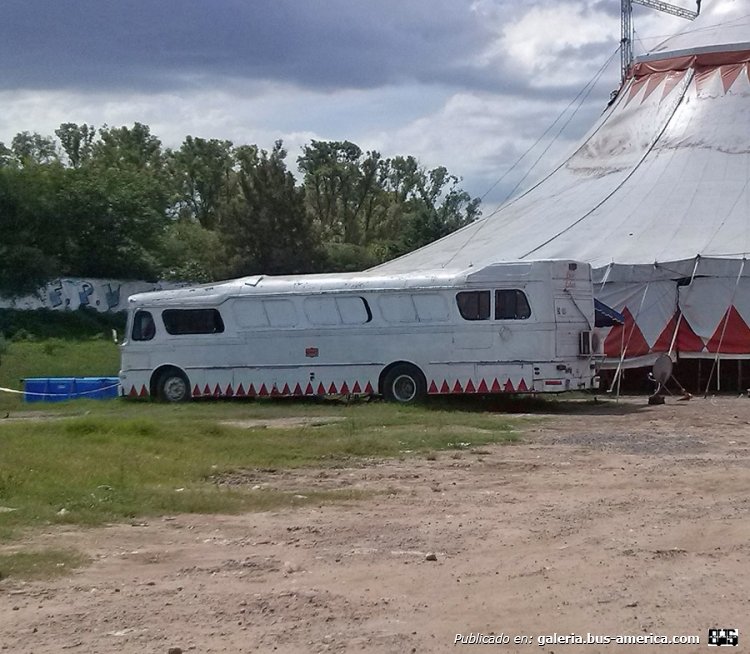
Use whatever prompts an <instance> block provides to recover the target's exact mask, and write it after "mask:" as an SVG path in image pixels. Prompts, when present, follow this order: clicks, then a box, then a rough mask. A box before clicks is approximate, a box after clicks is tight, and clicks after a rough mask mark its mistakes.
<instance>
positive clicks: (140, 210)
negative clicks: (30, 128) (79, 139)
mask: <svg viewBox="0 0 750 654" xmlns="http://www.w3.org/2000/svg"><path fill="white" fill-rule="evenodd" d="M65 173H66V179H65V185H64V188H63V189H61V192H60V194H59V197H58V215H59V217H60V229H59V233H60V238H61V240H62V247H61V249H60V253H59V255H58V258H59V260H60V263H61V268H62V271H63V274H65V275H76V276H91V277H119V278H123V279H155V278H156V277H158V273H159V270H160V265H159V261H158V256H159V251H160V246H161V242H162V238H163V234H164V230H165V228H166V226H167V224H168V218H167V215H166V209H167V199H166V195H165V192H164V188H163V185H162V183H161V182H160V181H159V180H158V179H156V178H154V177H153V176H152V175H150V174H149V173H148V172H147V171H143V170H137V169H135V170H128V169H122V170H118V169H116V168H109V169H104V170H102V169H98V168H95V167H91V166H84V167H82V168H78V169H72V168H71V169H67V170H66V171H65Z"/></svg>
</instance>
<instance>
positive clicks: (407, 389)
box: [383, 364, 427, 404]
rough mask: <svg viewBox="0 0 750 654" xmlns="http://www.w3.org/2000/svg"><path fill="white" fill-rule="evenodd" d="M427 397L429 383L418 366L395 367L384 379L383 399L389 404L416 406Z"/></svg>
mask: <svg viewBox="0 0 750 654" xmlns="http://www.w3.org/2000/svg"><path fill="white" fill-rule="evenodd" d="M426 395H427V382H426V381H425V378H424V375H423V374H422V371H421V370H420V369H419V368H417V367H416V366H411V365H408V364H402V365H398V366H394V367H393V368H391V369H390V370H389V371H388V372H387V373H386V375H385V377H384V378H383V397H385V399H386V400H388V401H389V402H398V403H399V404H414V403H415V402H421V401H422V400H423V399H424V398H425V396H426Z"/></svg>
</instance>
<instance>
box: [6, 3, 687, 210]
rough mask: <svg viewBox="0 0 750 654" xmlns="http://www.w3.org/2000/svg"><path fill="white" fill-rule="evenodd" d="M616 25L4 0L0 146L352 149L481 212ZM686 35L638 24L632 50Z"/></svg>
mask: <svg viewBox="0 0 750 654" xmlns="http://www.w3.org/2000/svg"><path fill="white" fill-rule="evenodd" d="M673 2H676V3H680V4H681V5H682V6H685V7H689V8H693V5H694V2H691V1H690V0H673ZM619 12H620V2H619V0H576V1H568V2H566V1H557V0H523V1H520V0H377V1H375V2H373V0H117V2H101V0H55V1H52V0H4V1H3V11H2V14H3V19H2V21H0V141H4V142H5V143H6V144H7V143H9V142H10V141H11V140H12V138H13V135H14V134H16V133H17V132H20V131H24V130H28V131H37V132H40V133H42V134H50V135H51V134H53V132H54V129H55V127H57V126H58V125H59V124H60V123H62V122H76V123H83V122H85V123H88V124H93V125H95V126H97V127H99V126H101V125H103V124H108V125H113V126H119V125H129V124H132V123H133V122H135V121H139V122H143V123H147V124H149V125H150V126H151V129H152V132H153V133H154V134H156V135H157V136H159V137H160V138H161V139H162V141H163V143H164V144H165V145H167V146H172V147H174V146H178V145H179V144H180V142H181V141H182V139H183V138H184V136H185V135H187V134H191V135H193V136H201V137H204V138H222V139H230V140H232V141H233V142H234V143H236V144H241V143H257V144H259V145H261V146H262V147H270V146H272V144H273V142H274V141H275V140H276V139H283V140H284V142H285V144H286V146H287V149H288V150H289V154H290V164H291V165H292V167H294V159H296V157H297V155H298V154H299V149H300V146H301V145H302V144H304V143H306V142H308V141H310V139H324V140H328V139H330V140H343V139H348V140H351V141H354V142H355V143H357V144H359V145H360V146H361V147H362V148H364V149H376V150H378V151H379V152H380V153H381V154H382V155H383V156H392V155H396V154H413V155H415V156H417V157H418V158H419V159H420V161H421V162H422V163H423V164H424V165H425V166H429V167H432V166H436V165H445V166H447V167H448V169H449V170H450V171H451V172H452V173H454V174H456V175H459V176H460V177H462V178H463V186H464V187H465V188H466V189H467V190H469V191H470V192H471V193H472V194H473V195H479V196H481V195H484V194H485V193H488V191H489V193H488V194H487V199H486V205H487V206H488V207H491V206H493V205H494V204H495V203H497V202H499V201H501V200H502V199H503V198H504V197H505V195H506V194H507V193H508V192H509V191H510V190H511V189H512V188H513V187H514V186H515V184H516V183H517V182H518V181H519V179H521V177H522V176H523V175H524V174H525V172H526V170H527V169H528V167H529V166H531V164H532V163H533V162H534V161H535V160H536V159H537V158H538V157H540V156H541V155H542V153H543V152H544V150H545V149H546V148H547V147H549V145H550V138H547V139H545V140H543V141H542V142H541V143H540V144H539V145H538V146H537V147H536V148H535V149H534V150H533V151H532V152H531V153H529V154H528V155H527V156H526V158H525V159H524V160H522V161H521V163H520V164H519V166H518V167H517V168H516V169H514V171H513V173H512V174H510V175H508V176H507V177H506V178H505V179H504V180H503V181H502V182H500V183H499V184H497V185H496V186H495V187H494V188H493V189H492V190H491V191H490V189H491V188H492V187H493V184H494V183H495V182H497V180H498V179H499V178H500V177H501V176H502V175H503V174H504V173H505V172H506V171H507V170H508V168H509V167H510V166H511V165H512V164H513V163H514V162H515V161H516V160H517V159H518V158H519V157H520V156H521V155H522V154H523V153H524V152H526V150H527V149H528V148H529V147H530V146H531V145H532V144H534V143H535V142H536V141H537V139H538V138H539V137H540V136H542V134H543V133H544V132H545V130H548V128H550V126H551V124H552V123H553V121H554V120H555V119H556V118H557V117H558V116H560V115H561V112H563V111H564V110H565V108H566V107H567V106H568V105H570V103H571V102H572V101H573V100H574V99H575V98H576V96H578V95H579V93H580V92H581V90H582V89H583V88H585V86H586V84H588V83H589V82H590V81H591V80H592V79H593V78H594V77H595V76H596V75H597V72H598V71H599V70H600V68H601V67H602V66H603V65H604V64H605V63H606V62H607V60H608V59H609V58H610V56H611V55H613V53H614V52H615V49H616V48H617V45H618V41H619ZM683 24H684V23H683V21H682V20H680V19H677V18H673V17H670V16H665V15H663V14H657V13H654V12H652V11H649V10H645V9H636V10H635V26H636V31H637V35H638V37H639V38H637V39H636V51H643V50H644V49H647V48H650V47H653V45H655V44H656V43H657V42H658V41H659V40H661V39H662V38H663V37H664V36H666V35H668V34H670V33H672V32H674V31H676V30H677V29H679V28H680V27H682V26H683ZM618 77H619V59H618V57H617V56H615V57H614V58H613V59H612V62H611V64H610V65H609V66H608V67H607V68H606V70H605V71H604V73H603V74H602V75H601V77H600V79H599V82H598V83H597V84H596V85H595V87H594V88H593V89H592V90H591V92H590V93H589V94H588V95H586V96H585V97H586V100H585V102H583V104H582V105H581V106H580V109H578V111H577V112H576V113H575V115H572V116H571V114H573V110H574V109H576V108H577V107H578V103H574V104H573V105H571V107H570V109H569V110H568V111H567V113H565V114H564V115H563V117H562V119H561V120H560V121H558V123H556V124H555V125H554V127H552V128H551V129H550V131H549V134H550V135H554V134H557V132H558V131H559V130H560V129H561V128H562V127H563V126H564V125H566V124H567V126H566V127H565V129H564V130H563V131H562V134H561V136H560V138H559V139H557V140H556V141H555V143H554V144H553V145H552V146H551V147H549V150H548V151H547V154H546V155H545V156H544V158H543V160H542V161H543V162H547V165H551V163H554V160H555V159H556V158H559V157H560V156H561V155H562V154H564V153H565V151H566V150H569V149H570V147H571V146H572V144H573V143H574V142H575V140H576V139H577V138H578V137H579V136H580V135H581V134H582V133H583V132H584V131H585V130H586V128H587V127H588V126H589V125H590V124H591V123H592V122H593V121H594V120H595V118H596V117H597V115H598V114H599V113H600V112H601V110H602V109H603V108H604V106H605V105H606V101H607V99H608V96H609V93H610V91H612V90H613V89H614V88H615V87H616V86H617V82H618ZM581 97H583V96H581ZM543 169H544V163H542V164H541V165H540V166H539V167H537V168H535V169H534V170H533V171H532V173H531V174H530V175H529V177H527V178H526V181H525V182H524V183H528V181H529V180H531V179H533V178H534V177H535V176H537V175H538V174H539V173H540V171H542V170H543Z"/></svg>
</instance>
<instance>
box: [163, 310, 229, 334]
mask: <svg viewBox="0 0 750 654" xmlns="http://www.w3.org/2000/svg"><path fill="white" fill-rule="evenodd" d="M161 317H162V320H163V321H164V328H165V329H166V330H167V333H169V334H172V335H173V336H178V335H182V334H221V333H222V332H223V331H224V322H223V321H222V319H221V314H220V313H219V312H218V311H217V310H216V309H166V310H165V311H163V312H162V314H161Z"/></svg>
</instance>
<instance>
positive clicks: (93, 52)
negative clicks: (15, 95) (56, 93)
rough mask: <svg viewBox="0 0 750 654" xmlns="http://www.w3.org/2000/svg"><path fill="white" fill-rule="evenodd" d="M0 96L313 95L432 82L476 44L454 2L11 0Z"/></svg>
mask: <svg viewBox="0 0 750 654" xmlns="http://www.w3.org/2000/svg"><path fill="white" fill-rule="evenodd" d="M4 5H5V6H4V8H3V11H2V13H3V19H2V21H0V61H2V69H3V74H2V76H0V80H2V81H1V82H0V84H2V86H3V87H4V88H14V87H15V88H59V87H88V88H91V87H95V88H133V87H135V88H149V87H157V86H158V87H159V88H168V87H179V86H182V85H185V84H188V83H189V82H190V81H191V80H192V79H194V78H196V77H198V78H200V81H201V83H203V84H205V83H206V82H207V81H212V80H213V81H214V82H216V81H217V79H220V78H226V77H235V78H240V79H261V80H267V79H273V80H277V81H286V82H289V83H294V84H297V85H302V86H312V87H316V88H320V87H321V86H322V87H329V88H341V87H344V88H369V87H373V86H377V85H382V84H387V83H398V82H403V81H439V80H440V79H441V77H442V76H443V74H444V73H445V74H447V75H448V76H450V75H451V74H452V73H453V71H454V69H455V67H456V64H455V62H456V61H457V60H460V59H463V58H465V57H468V56H470V55H471V53H472V52H473V51H475V50H476V49H477V48H478V47H481V45H482V44H481V42H480V41H479V37H480V31H479V29H478V26H477V25H476V23H475V21H474V19H473V18H472V15H471V14H470V12H469V11H468V8H467V6H466V5H465V4H463V3H456V2H451V1H450V0H431V1H430V2H401V1H399V0H381V1H379V2H377V3H373V2H364V1H363V0H349V1H347V0H326V1H325V2H323V1H320V2H312V1H311V0H210V1H206V0H162V1H154V0H118V2H111V3H110V2H100V1H95V0H76V1H73V0H68V1H67V2H66V1H65V0H61V1H60V2H48V1H46V0H6V2H5V3H4Z"/></svg>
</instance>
